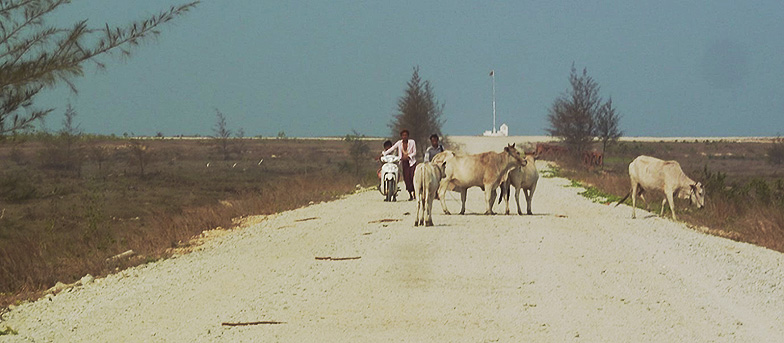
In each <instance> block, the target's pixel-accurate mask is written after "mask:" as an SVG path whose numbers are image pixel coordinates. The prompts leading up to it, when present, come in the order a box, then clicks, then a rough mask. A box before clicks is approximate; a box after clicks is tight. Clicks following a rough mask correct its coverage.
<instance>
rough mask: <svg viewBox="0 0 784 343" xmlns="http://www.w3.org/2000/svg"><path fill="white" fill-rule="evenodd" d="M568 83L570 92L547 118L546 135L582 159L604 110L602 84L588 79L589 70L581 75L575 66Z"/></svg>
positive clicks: (554, 105) (558, 99)
mask: <svg viewBox="0 0 784 343" xmlns="http://www.w3.org/2000/svg"><path fill="white" fill-rule="evenodd" d="M569 83H570V84H571V90H569V91H567V93H564V94H562V95H561V96H559V97H558V98H556V99H555V102H553V106H552V107H551V108H550V111H549V113H548V114H547V120H548V121H549V122H550V128H548V129H547V132H548V133H550V135H551V136H553V137H558V138H560V139H561V140H563V141H564V143H566V145H567V146H568V147H569V149H570V150H571V151H572V153H574V154H575V155H576V156H579V154H580V153H582V152H583V151H585V150H587V149H588V147H589V146H590V145H591V143H593V138H594V132H595V128H596V126H595V125H596V123H595V121H594V119H595V117H596V113H598V112H599V109H600V107H601V98H599V84H598V83H596V81H594V79H593V78H592V77H590V76H588V71H587V70H586V69H583V72H582V74H578V73H577V69H576V68H575V67H574V64H572V71H571V73H570V74H569Z"/></svg>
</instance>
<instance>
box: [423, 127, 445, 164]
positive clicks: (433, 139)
mask: <svg viewBox="0 0 784 343" xmlns="http://www.w3.org/2000/svg"><path fill="white" fill-rule="evenodd" d="M443 151H444V146H443V145H441V143H439V142H438V135H437V134H432V135H430V146H429V147H427V151H425V162H430V161H432V160H433V157H435V156H436V154H438V153H439V152H443Z"/></svg>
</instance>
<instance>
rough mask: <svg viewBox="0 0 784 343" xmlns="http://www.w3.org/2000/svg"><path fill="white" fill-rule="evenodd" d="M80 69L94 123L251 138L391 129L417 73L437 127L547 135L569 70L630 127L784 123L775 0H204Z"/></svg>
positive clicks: (731, 127) (781, 9) (771, 126)
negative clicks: (153, 36)
mask: <svg viewBox="0 0 784 343" xmlns="http://www.w3.org/2000/svg"><path fill="white" fill-rule="evenodd" d="M182 2H183V1H169V0H166V1H163V0H134V1H128V0H91V1H88V0H82V1H75V4H73V5H70V6H69V7H68V8H66V9H65V10H63V11H61V12H60V13H59V15H60V16H61V18H66V19H68V20H71V21H74V20H75V19H79V18H88V19H89V23H90V24H91V25H93V26H98V27H100V26H103V23H104V22H107V21H108V22H109V23H110V24H121V23H126V22H129V21H130V20H132V19H138V18H142V17H145V16H147V15H148V14H152V13H155V12H158V11H159V10H162V9H164V8H165V7H166V6H168V5H172V4H179V3H182ZM103 60H104V61H105V62H108V69H107V70H105V71H96V70H95V68H88V72H87V74H86V76H85V77H84V78H81V79H79V80H78V81H77V82H76V84H77V86H78V88H79V91H80V92H79V94H78V95H73V94H71V93H69V92H68V91H66V90H64V89H61V88H58V89H56V90H50V91H49V92H47V94H45V95H42V96H41V97H40V98H39V100H40V103H39V104H40V105H43V106H52V107H56V108H57V110H56V111H55V112H54V113H53V114H52V115H51V116H50V117H49V118H48V119H47V122H46V125H47V127H49V128H50V129H56V128H59V127H60V126H61V120H62V112H63V109H64V107H65V104H67V103H68V102H70V103H71V104H72V105H73V106H74V107H75V109H76V110H77V112H78V113H79V116H78V120H79V121H80V122H81V123H82V127H83V128H84V129H85V130H86V131H88V132H98V133H116V134H122V133H123V132H128V133H131V132H133V133H135V134H137V135H153V134H155V133H156V132H158V131H160V132H163V133H164V134H166V135H176V134H186V135H191V134H201V135H209V134H211V132H212V131H211V128H212V127H213V126H214V123H215V109H216V108H218V109H220V110H221V111H222V112H223V113H225V114H226V116H227V118H228V121H229V126H230V127H231V128H234V129H236V128H240V127H241V128H243V129H244V130H245V132H246V135H249V136H252V135H259V134H261V135H265V136H270V135H275V134H277V132H278V131H281V130H282V131H285V132H286V134H287V135H289V136H326V135H343V134H345V133H347V132H350V130H352V129H355V130H357V131H359V132H362V133H365V134H368V135H387V134H388V133H389V130H388V128H387V124H388V122H389V120H390V118H391V116H392V115H393V114H394V113H395V111H396V102H397V99H398V97H400V96H401V95H402V93H403V90H404V88H405V83H406V81H408V79H409V78H410V77H411V72H412V67H414V66H420V68H421V75H422V76H423V78H425V79H427V80H430V81H431V82H432V84H433V86H434V88H435V92H436V94H437V96H438V99H439V100H440V101H442V102H444V103H445V104H446V108H445V112H444V115H445V119H446V124H445V127H444V131H445V132H446V133H448V134H453V135H470V134H480V133H481V132H482V131H484V130H486V129H490V126H491V125H492V107H491V80H490V77H489V75H488V74H489V72H490V70H491V69H495V72H496V98H497V114H498V122H499V124H500V123H503V122H506V123H508V124H509V126H510V133H511V134H515V135H539V134H544V128H546V127H547V121H546V115H547V110H548V108H549V107H550V105H551V104H552V102H553V100H554V99H555V98H556V97H557V96H558V95H559V94H561V93H563V92H564V91H566V90H567V87H568V75H569V69H570V67H571V65H572V63H573V62H574V63H575V65H576V67H577V68H578V69H582V68H583V67H585V68H587V69H588V73H589V75H591V76H592V77H593V78H594V79H596V81H598V83H599V84H600V86H601V95H602V96H603V97H608V96H612V98H613V103H614V104H615V106H616V108H617V110H618V111H619V112H620V113H622V114H623V116H624V117H623V119H622V127H623V129H624V131H625V132H626V134H627V135H632V136H682V135H699V136H714V135H720V136H728V135H775V134H777V133H784V1H781V0H774V1H726V0H720V1H717V0H711V1H648V2H638V1H627V0H616V1H600V2H594V1H537V2H528V1H509V2H494V1H477V2H468V1H461V2H457V1H378V2H359V1H337V0H334V1H306V2H302V1H259V0H231V1H210V0H205V1H203V2H202V4H201V5H200V6H199V7H198V8H197V9H196V10H194V11H193V12H191V13H189V14H188V15H186V16H185V17H182V18H180V19H179V20H177V21H176V23H175V24H174V25H169V26H166V27H164V28H163V34H162V35H161V36H160V38H158V39H157V40H155V41H152V42H149V43H147V44H145V45H144V46H142V47H141V48H140V49H137V50H135V52H134V55H133V56H132V57H131V58H130V59H128V60H126V61H123V60H121V59H119V58H104V59H103Z"/></svg>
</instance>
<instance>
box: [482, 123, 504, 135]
mask: <svg viewBox="0 0 784 343" xmlns="http://www.w3.org/2000/svg"><path fill="white" fill-rule="evenodd" d="M494 129H495V128H494ZM482 136H488V137H507V136H509V126H508V125H506V124H501V127H499V128H498V131H496V132H493V131H490V130H487V131H485V133H484V134H482Z"/></svg>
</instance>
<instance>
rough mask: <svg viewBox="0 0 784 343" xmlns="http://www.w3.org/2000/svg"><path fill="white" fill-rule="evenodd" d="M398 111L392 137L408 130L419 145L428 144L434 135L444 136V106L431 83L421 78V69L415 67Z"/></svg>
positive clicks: (394, 119)
mask: <svg viewBox="0 0 784 343" xmlns="http://www.w3.org/2000/svg"><path fill="white" fill-rule="evenodd" d="M397 110H398V113H397V114H395V116H394V118H393V119H392V122H390V123H389V128H390V129H392V137H398V135H399V133H400V131H401V130H403V129H408V131H409V133H410V134H409V137H411V139H413V140H414V141H415V142H417V143H418V144H425V142H428V138H429V137H430V135H432V134H437V135H439V136H442V134H441V126H443V125H444V119H442V118H441V116H442V115H443V113H444V104H442V103H440V102H439V101H438V100H436V96H435V92H434V91H433V86H432V85H431V83H430V81H427V80H425V81H423V80H422V78H420V76H419V67H414V72H413V74H412V75H411V79H410V80H409V81H408V83H407V88H406V90H405V94H403V96H402V97H400V99H398V101H397ZM422 146H425V145H422Z"/></svg>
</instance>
